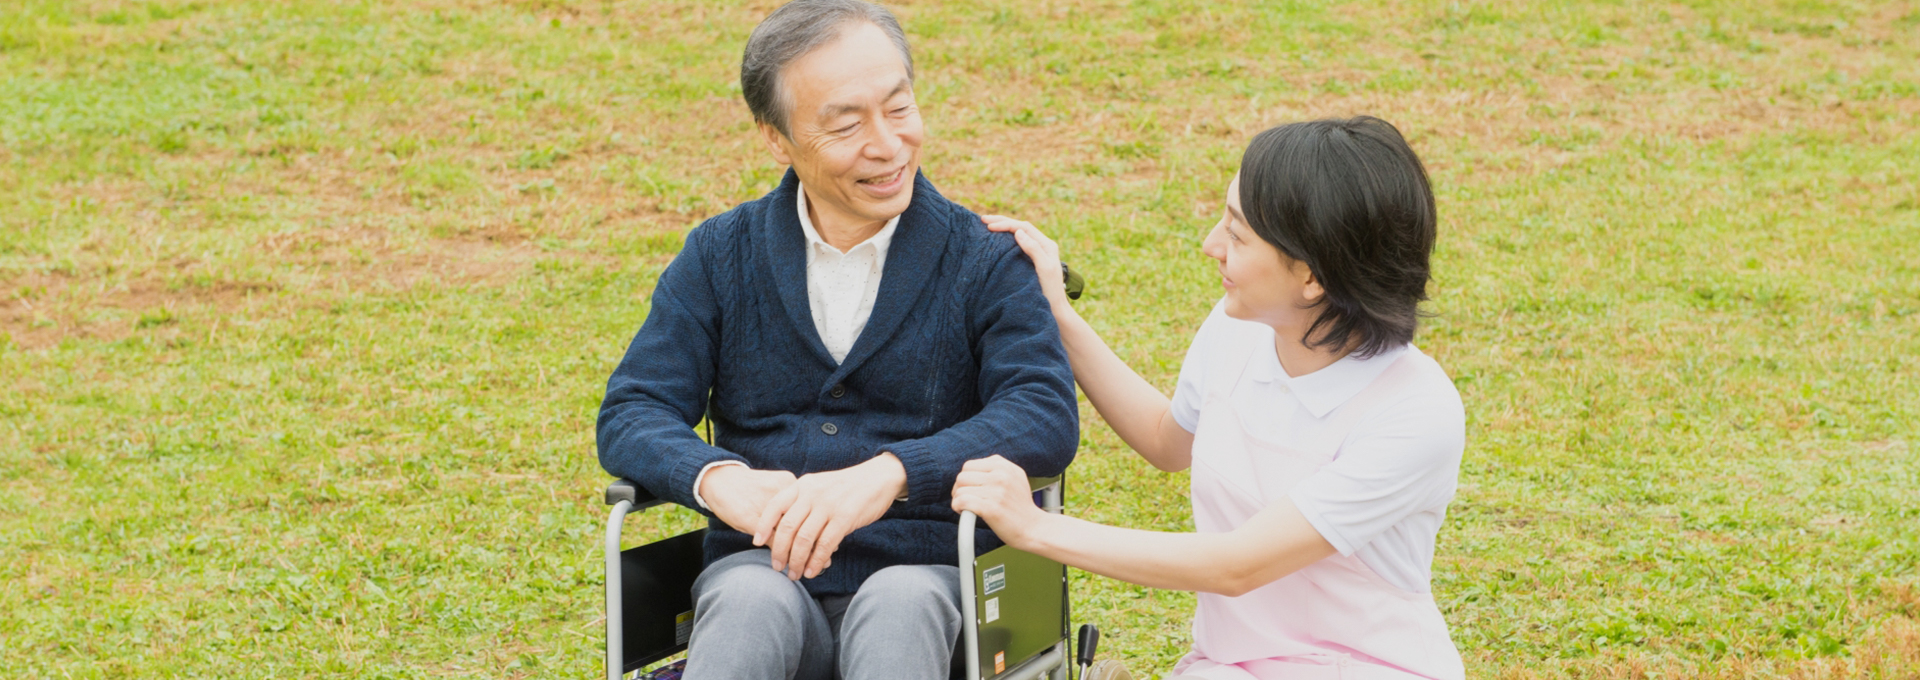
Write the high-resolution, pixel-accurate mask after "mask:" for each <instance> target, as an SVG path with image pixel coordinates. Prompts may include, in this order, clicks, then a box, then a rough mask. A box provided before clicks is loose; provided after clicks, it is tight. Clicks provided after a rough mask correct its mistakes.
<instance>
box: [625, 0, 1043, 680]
mask: <svg viewBox="0 0 1920 680" xmlns="http://www.w3.org/2000/svg"><path fill="white" fill-rule="evenodd" d="M740 85H741V88H740V89H741V93H742V95H743V96H744V97H745V99H746V101H747V107H748V109H749V110H751V111H752V113H753V117H754V121H755V122H756V123H757V135H758V138H759V139H760V140H761V141H762V142H764V144H765V145H766V148H767V151H768V153H769V154H771V155H772V157H773V159H774V160H775V161H778V162H780V163H781V164H783V165H788V166H791V169H790V170H789V171H788V172H787V174H786V177H785V179H784V180H782V181H781V183H780V186H779V187H778V188H776V189H774V190H773V192H772V193H769V194H767V195H766V196H764V197H762V198H760V199H758V200H755V201H752V202H750V203H746V204H743V205H741V206H738V207H736V208H734V209H733V210H730V211H728V212H726V213H724V214H722V215H720V216H718V217H714V218H712V219H710V220H707V221H706V222H705V223H703V224H701V225H700V226H699V227H698V228H696V229H694V230H693V231H692V232H690V233H689V234H688V235H687V240H686V245H685V247H684V248H683V249H682V250H681V252H680V254H679V256H678V257H676V258H675V259H674V261H673V263H672V264H671V265H669V266H668V267H667V270H666V272H665V273H663V274H662V275H661V277H660V280H659V283H658V284H657V285H656V286H655V287H654V291H653V303H652V307H651V309H650V310H649V312H648V314H647V319H646V322H645V323H644V324H642V325H641V327H640V331H639V333H638V334H637V335H636V336H635V337H634V339H633V343H632V345H631V346H630V347H629V348H628V350H627V354H626V358H625V359H624V360H622V361H621V363H620V365H619V367H618V368H616V369H615V370H614V373H613V377H612V378H611V379H610V380H608V383H607V395H606V400H605V402H604V403H603V404H602V405H601V409H600V422H599V445H600V462H601V464H602V465H603V466H604V467H606V469H607V471H608V472H611V473H613V474H614V475H617V476H620V477H625V478H628V479H632V480H635V481H637V482H639V483H640V484H642V485H644V486H645V487H646V488H647V489H648V490H649V491H651V492H652V493H654V494H655V495H657V496H660V497H662V498H665V499H669V500H672V501H674V502H677V503H680V504H682V505H685V506H687V507H691V508H694V509H696V510H699V511H700V512H702V513H704V514H706V515H708V516H709V517H710V518H712V519H711V522H710V526H711V528H712V531H710V532H709V533H708V535H707V544H706V556H707V566H706V569H705V570H704V571H703V572H702V573H701V576H700V578H699V580H698V582H696V584H695V586H694V598H695V604H694V624H693V638H692V643H691V649H690V651H689V654H688V666H687V670H686V677H688V678H690V679H692V680H720V679H723V678H725V679H730V680H731V679H758V678H766V679H769V680H774V679H777V680H787V679H790V678H800V679H804V680H831V679H832V678H836V677H838V678H845V679H846V680H863V679H867V678H890V679H893V678H906V679H926V680H933V679H936V678H944V677H947V676H948V673H949V659H950V658H951V655H952V653H953V648H954V643H955V640H956V638H957V637H958V636H959V632H960V616H961V615H962V614H961V603H960V601H959V598H960V595H959V578H960V573H959V570H958V568H957V567H955V566H954V563H955V562H956V561H957V555H956V548H955V543H956V538H957V531H958V518H957V516H956V515H955V514H954V513H953V512H952V511H951V510H950V509H949V508H948V503H949V498H950V496H949V494H950V492H951V490H952V488H953V483H954V478H955V477H956V476H957V475H958V474H959V472H960V468H961V466H962V465H964V464H965V463H966V461H968V460H971V459H976V458H984V457H987V456H990V455H995V454H998V455H1001V456H1004V457H1006V458H1008V459H1010V460H1013V461H1015V462H1016V463H1018V464H1019V465H1020V466H1021V467H1022V468H1025V469H1026V470H1028V471H1031V472H1032V473H1033V474H1036V475H1054V474H1058V473H1060V472H1061V471H1063V470H1064V469H1065V468H1066V466H1067V464H1068V463H1069V462H1070V461H1071V460H1072V459H1073V453H1074V449H1075V447H1076V446H1077V444H1078V436H1079V419H1078V410H1077V408H1076V406H1075V402H1074V395H1073V379H1072V375H1071V374H1070V372H1069V370H1068V364H1067V357H1066V353H1065V351H1064V350H1063V349H1062V348H1061V345H1060V336H1059V330H1058V328H1057V327H1056V326H1055V325H1054V320H1053V317H1052V315H1051V313H1050V312H1049V309H1048V306H1047V303H1046V300H1045V298H1044V297H1043V296H1042V295H1041V292H1040V287H1039V282H1038V280H1037V279H1035V276H1034V269H1033V266H1032V264H1030V263H1029V262H1028V261H1027V259H1026V257H1025V255H1023V254H1021V252H1020V249H1019V248H1018V247H1017V246H1016V245H1015V244H1014V241H1013V239H1012V238H1011V237H1010V236H1008V235H1006V234H996V233H991V232H988V231H987V230H986V229H985V228H983V227H982V225H981V221H980V218H979V217H978V216H977V215H975V214H973V213H972V212H970V211H968V210H966V209H965V208H962V207H960V206H958V205H956V204H954V203H952V202H950V201H948V200H947V199H946V198H945V197H943V196H941V195H940V193H939V192H938V191H936V190H935V189H934V187H933V184H931V183H930V182H928V181H927V179H926V177H925V176H923V175H922V174H921V173H920V157H921V156H920V151H921V144H922V143H923V142H924V141H925V138H926V132H925V127H924V125H923V123H922V122H921V119H920V111H919V108H918V106H917V104H916V103H915V100H914V90H913V59H912V56H911V52H910V51H909V49H908V46H907V41H906V36H905V34H904V33H903V32H902V31H901V29H900V25H899V22H898V21H896V20H895V19H894V17H893V15H892V14H891V13H890V12H888V11H887V10H886V9H884V8H881V7H879V6H877V5H872V4H868V3H864V2H859V1H858V0H798V1H797V2H793V3H790V4H788V5H785V6H783V7H781V8H780V9H778V10H775V11H774V12H773V13H772V14H771V15H769V16H768V17H767V18H766V20H764V21H763V22H761V24H760V25H759V27H757V28H755V29H754V31H753V35H752V36H751V37H750V38H749V39H748V41H747V48H746V54H745V57H744V60H743V63H742V65H741V69H740ZM703 414H704V415H706V416H707V417H708V418H709V419H710V420H711V421H712V423H713V432H714V441H713V443H712V444H711V445H709V444H707V443H706V442H702V441H701V440H700V439H699V437H698V436H697V435H696V434H695V433H694V430H693V427H694V426H695V425H696V424H698V423H699V421H700V420H701V417H702V415H703ZM976 540H977V541H980V545H981V550H982V551H984V550H987V549H991V548H992V547H996V546H998V545H999V544H1000V543H999V541H998V540H997V539H995V538H994V537H993V536H992V535H991V534H990V533H987V532H985V531H982V533H981V534H980V535H979V536H977V537H976Z"/></svg>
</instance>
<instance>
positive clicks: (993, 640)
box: [971, 546, 1067, 678]
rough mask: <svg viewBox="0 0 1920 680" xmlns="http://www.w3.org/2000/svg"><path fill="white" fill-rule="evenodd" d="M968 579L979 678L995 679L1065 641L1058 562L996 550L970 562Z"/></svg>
mask: <svg viewBox="0 0 1920 680" xmlns="http://www.w3.org/2000/svg"><path fill="white" fill-rule="evenodd" d="M971 576H972V578H973V582H974V583H973V585H974V591H973V592H974V593H976V595H975V596H974V602H973V616H974V620H975V621H976V622H977V624H978V626H979V631H980V634H979V635H980V637H979V640H980V647H979V654H980V658H979V662H980V665H979V668H980V675H981V676H982V677H989V678H990V677H994V676H997V675H1000V674H1002V673H1004V672H1005V671H1006V670H1007V669H1009V668H1012V667H1013V666H1014V665H1015V664H1018V663H1019V662H1021V661H1023V660H1025V659H1027V658H1028V657H1031V656H1033V655H1035V654H1039V653H1041V652H1044V651H1046V650H1047V649H1048V648H1049V647H1052V646H1053V645H1054V644H1055V643H1058V642H1059V641H1060V640H1061V639H1062V638H1065V637H1066V634H1067V611H1066V600H1065V598H1064V597H1063V595H1064V591H1065V584H1066V579H1067V568H1066V567H1065V566H1063V565H1061V564H1060V563H1059V562H1055V561H1053V560H1049V559H1047V558H1044V557H1040V556H1038V555H1034V554H1032V553H1028V552H1023V551H1020V550H1016V549H1014V548H1012V547H1009V546H1002V547H1000V548H997V549H995V550H993V551H992V552H989V553H987V554H985V555H981V556H980V557H978V558H976V559H975V560H974V566H973V573H972V574H971Z"/></svg>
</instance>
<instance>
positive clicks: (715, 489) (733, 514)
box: [700, 465, 794, 531]
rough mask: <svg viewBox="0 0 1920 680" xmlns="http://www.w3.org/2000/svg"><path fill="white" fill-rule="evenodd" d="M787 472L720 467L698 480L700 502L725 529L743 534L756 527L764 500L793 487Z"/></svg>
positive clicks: (743, 466) (764, 504) (791, 478)
mask: <svg viewBox="0 0 1920 680" xmlns="http://www.w3.org/2000/svg"><path fill="white" fill-rule="evenodd" d="M793 480H794V478H793V473H791V472H787V471H786V470H755V469H753V468H750V467H747V466H745V465H722V466H719V467H715V468H713V469H711V470H707V476H706V477H703V478H701V479H700V499H701V500H704V501H706V502H707V509H708V510H712V511H713V514H714V516H716V517H719V518H720V521H722V522H726V523H727V526H730V527H733V528H734V529H736V530H741V531H746V530H751V529H752V528H753V527H755V526H757V524H758V523H759V521H760V511H761V510H763V509H765V508H766V506H767V501H769V500H772V499H773V497H774V496H775V495H777V494H779V493H780V492H782V491H785V490H787V489H788V488H789V487H792V486H793Z"/></svg>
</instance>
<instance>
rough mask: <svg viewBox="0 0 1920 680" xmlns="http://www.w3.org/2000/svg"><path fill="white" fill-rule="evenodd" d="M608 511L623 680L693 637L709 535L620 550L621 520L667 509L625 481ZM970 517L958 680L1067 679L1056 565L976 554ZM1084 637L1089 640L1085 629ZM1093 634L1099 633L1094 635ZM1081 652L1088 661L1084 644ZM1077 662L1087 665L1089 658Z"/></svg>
mask: <svg viewBox="0 0 1920 680" xmlns="http://www.w3.org/2000/svg"><path fill="white" fill-rule="evenodd" d="M1030 481H1031V482H1032V484H1033V486H1034V489H1035V492H1036V495H1037V496H1039V498H1038V500H1040V505H1041V507H1043V508H1046V509H1047V510H1048V511H1049V512H1056V513H1057V512H1060V511H1061V505H1062V504H1061V498H1062V496H1063V493H1062V489H1063V488H1064V486H1065V484H1064V482H1063V477H1051V478H1045V479H1033V480H1030ZM606 503H607V505H610V506H613V507H612V509H611V511H610V513H609V515H608V517H607V529H606V546H605V547H606V608H607V638H606V640H607V646H606V677H607V678H608V680H623V679H624V678H626V676H627V674H628V673H633V672H636V671H642V670H645V669H646V668H647V667H649V666H652V665H654V664H657V663H660V662H661V661H665V660H667V659H670V658H672V657H673V656H674V655H676V654H679V653H681V652H683V651H686V649H687V642H688V640H689V639H690V638H691V637H692V633H693V582H694V580H695V579H697V578H699V576H700V571H701V570H702V569H703V568H704V566H705V565H704V561H703V558H704V553H703V549H702V548H703V546H702V543H703V542H704V540H705V539H706V533H707V530H706V529H698V530H694V531H690V532H687V533H684V534H680V535H678V536H673V537H670V538H666V539H662V540H657V541H653V542H651V543H646V544H643V545H639V546H636V547H633V548H627V549H624V550H623V549H622V548H621V530H622V528H623V526H624V524H625V518H626V516H627V515H628V514H630V513H633V512H638V511H644V510H646V509H649V508H653V507H657V506H661V505H666V504H668V502H667V501H664V500H661V499H659V498H656V497H654V496H653V495H652V494H650V493H648V492H647V491H646V489H645V488H643V487H641V486H640V485H638V484H636V483H633V482H631V481H628V480H618V481H615V482H614V483H613V484H612V485H610V486H608V487H607V490H606ZM977 521H978V520H977V518H976V517H974V515H973V513H971V512H967V513H961V516H960V526H959V546H958V548H959V553H960V560H959V561H960V564H959V566H960V570H961V574H962V577H961V579H960V586H961V587H960V593H961V599H962V600H963V601H965V602H967V603H969V604H970V606H969V609H970V610H971V612H970V614H971V615H969V616H962V617H961V620H962V635H961V640H960V644H959V645H957V646H956V649H955V655H956V657H958V658H957V659H956V661H957V662H958V663H956V671H957V674H956V677H964V678H966V679H967V680H1033V679H1035V678H1048V679H1049V680H1067V666H1068V662H1069V658H1068V642H1069V641H1068V638H1067V629H1068V616H1069V613H1070V611H1069V606H1068V602H1067V573H1066V567H1065V566H1064V565H1062V564H1060V563H1059V562H1055V561H1053V560H1049V559H1046V558H1044V557H1040V556H1038V555H1033V554H1031V553H1026V552H1023V551H1020V550H1016V549H1014V548H1013V547H1012V546H1001V547H999V548H996V549H994V550H992V551H990V552H988V553H986V554H984V555H976V554H975V551H974V545H973V537H974V534H973V528H974V526H975V523H976V522H977ZM1082 628H1083V630H1082V633H1081V635H1082V637H1083V638H1085V637H1086V635H1087V631H1086V629H1088V628H1091V626H1083V627H1082ZM1095 634H1096V635H1097V631H1096V633H1095ZM1083 651H1085V652H1088V653H1090V652H1091V651H1092V649H1091V645H1088V646H1087V648H1086V649H1084V650H1083ZM1085 656H1087V658H1086V659H1083V660H1082V661H1081V665H1082V666H1085V665H1086V664H1087V663H1088V662H1089V661H1090V660H1091V656H1090V654H1087V655H1085ZM655 670H656V671H660V673H659V679H658V680H677V678H678V677H679V676H678V669H677V668H675V667H663V668H660V669H655Z"/></svg>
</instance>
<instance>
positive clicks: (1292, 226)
mask: <svg viewBox="0 0 1920 680" xmlns="http://www.w3.org/2000/svg"><path fill="white" fill-rule="evenodd" d="M1240 209H1241V212H1242V213H1244V214H1245V215H1246V217H1247V222H1249V223H1250V224H1249V226H1251V227H1253V231H1254V233H1256V234H1259V235H1260V238H1262V239H1265V240H1266V241H1267V242H1268V243H1271V244H1273V245H1274V247H1276V248H1279V249H1280V252H1282V253H1286V255H1287V257H1291V258H1293V259H1296V260H1300V261H1301V262H1305V263H1306V265H1307V267H1309V268H1310V269H1312V270H1313V276H1314V278H1315V279H1316V280H1318V281H1319V282H1320V286H1321V287H1322V288H1324V289H1325V290H1326V295H1324V296H1322V297H1321V299H1320V302H1319V303H1318V304H1317V305H1316V306H1318V307H1320V308H1321V311H1320V316H1319V317H1317V318H1315V319H1314V321H1313V325H1311V326H1309V327H1308V328H1307V333H1306V337H1304V338H1302V341H1303V342H1305V343H1306V344H1307V346H1308V347H1314V348H1331V349H1339V348H1343V347H1348V346H1350V345H1352V346H1354V347H1355V349H1354V354H1355V355H1357V356H1359V357H1362V358H1364V357H1369V356H1373V355H1375V354H1378V353H1380V352H1382V351H1385V350H1387V349H1391V348H1393V347H1397V346H1399V345H1402V344H1405V343H1408V342H1411V341H1412V340H1413V332H1414V329H1415V327H1416V326H1417V325H1418V323H1419V319H1420V303H1421V302H1422V301H1424V300H1426V299H1427V280H1428V279H1429V278H1431V269H1430V266H1429V264H1428V260H1429V258H1430V256H1431V255H1432V253H1433V241H1434V222H1435V216H1434V207H1433V189H1432V187H1431V186H1429V184H1428V182H1427V170H1426V168H1425V167H1423V166H1422V165H1421V164H1420V158H1419V157H1418V156H1416V155H1414V153H1413V149H1412V148H1410V147H1408V146H1407V140H1406V139H1405V138H1403V137H1401V136H1400V130H1398V129H1396V128H1394V127H1393V125H1392V124H1391V123H1388V122H1387V121H1384V120H1381V119H1379V118H1374V117H1371V116H1360V117H1357V118H1347V119H1341V120H1336V119H1329V120H1315V121H1307V122H1301V123H1291V124H1287V125H1281V126H1279V127H1276V128H1272V129H1270V130H1267V131H1265V132H1262V133H1260V134H1259V135H1257V136H1255V137H1254V138H1253V143H1251V144H1249V145H1247V153H1246V155H1245V156H1243V157H1242V158H1241V159H1240Z"/></svg>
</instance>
